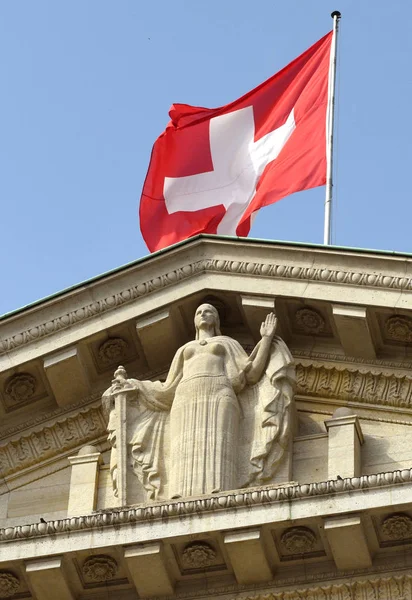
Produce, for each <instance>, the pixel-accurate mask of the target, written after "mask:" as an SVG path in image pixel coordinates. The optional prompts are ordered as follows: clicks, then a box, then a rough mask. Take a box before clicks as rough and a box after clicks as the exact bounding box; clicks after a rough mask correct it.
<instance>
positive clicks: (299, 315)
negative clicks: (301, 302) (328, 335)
mask: <svg viewBox="0 0 412 600" xmlns="http://www.w3.org/2000/svg"><path fill="white" fill-rule="evenodd" d="M295 323H296V326H297V328H298V329H300V330H301V331H303V332H304V333H307V334H308V335H316V334H317V333H322V332H323V331H324V329H325V320H324V318H323V317H322V315H320V314H319V313H318V312H317V311H316V310H314V309H313V308H300V309H299V310H298V311H296V314H295Z"/></svg>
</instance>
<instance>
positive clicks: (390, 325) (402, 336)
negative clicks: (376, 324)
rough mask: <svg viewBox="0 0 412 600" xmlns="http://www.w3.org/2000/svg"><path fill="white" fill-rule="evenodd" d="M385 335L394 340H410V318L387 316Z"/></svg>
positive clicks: (411, 330)
mask: <svg viewBox="0 0 412 600" xmlns="http://www.w3.org/2000/svg"><path fill="white" fill-rule="evenodd" d="M385 329H386V335H387V337H388V338H389V339H390V340H394V341H396V342H406V343H410V342H412V319H411V318H409V317H389V319H388V320H387V321H386V323H385Z"/></svg>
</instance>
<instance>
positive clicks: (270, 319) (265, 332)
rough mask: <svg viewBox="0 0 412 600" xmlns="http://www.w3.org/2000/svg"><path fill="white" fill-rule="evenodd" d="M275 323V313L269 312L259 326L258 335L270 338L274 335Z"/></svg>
mask: <svg viewBox="0 0 412 600" xmlns="http://www.w3.org/2000/svg"><path fill="white" fill-rule="evenodd" d="M277 324H278V320H277V317H276V315H275V313H269V314H268V316H267V317H266V319H265V320H264V322H263V323H262V325H261V326H260V335H261V336H262V338H264V337H268V338H270V339H272V338H273V336H274V335H275V331H276V326H277Z"/></svg>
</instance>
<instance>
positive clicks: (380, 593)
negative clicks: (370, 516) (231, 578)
mask: <svg viewBox="0 0 412 600" xmlns="http://www.w3.org/2000/svg"><path fill="white" fill-rule="evenodd" d="M314 583H315V584H317V585H313V584H314ZM319 583H320V585H319ZM274 585H275V587H276V591H273V587H272V588H270V587H268V585H267V584H254V585H253V589H250V586H246V585H236V586H234V585H230V586H224V587H220V588H218V589H212V590H210V591H209V592H206V591H204V590H202V591H198V592H194V591H191V592H186V593H185V592H178V593H177V594H175V595H174V596H165V597H164V598H165V600H172V598H182V599H184V598H199V600H201V599H202V598H210V597H213V598H214V599H216V600H223V599H226V598H227V597H228V594H234V595H235V596H234V597H236V599H237V600H306V599H307V600H365V599H366V600H377V599H378V598H386V599H387V600H409V598H410V597H412V575H411V573H410V570H409V569H408V568H405V566H404V565H392V567H391V568H390V570H388V566H383V567H382V566H379V567H378V566H377V567H374V568H373V572H372V573H371V569H357V570H356V571H344V573H342V572H340V573H336V572H328V573H319V572H317V573H313V574H309V573H306V574H305V575H304V576H300V577H293V578H292V577H289V578H287V579H285V578H282V577H280V578H279V577H277V578H276V582H274ZM297 586H299V588H298V589H297ZM279 588H283V589H279Z"/></svg>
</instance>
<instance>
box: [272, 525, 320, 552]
mask: <svg viewBox="0 0 412 600" xmlns="http://www.w3.org/2000/svg"><path fill="white" fill-rule="evenodd" d="M280 541H281V544H282V546H283V547H284V548H285V550H287V552H288V553H290V554H307V553H308V552H310V551H311V550H313V547H314V545H315V544H316V535H315V534H314V533H313V531H312V530H311V529H309V528H308V527H291V528H290V529H286V531H284V532H283V533H282V537H281V538H280Z"/></svg>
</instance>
